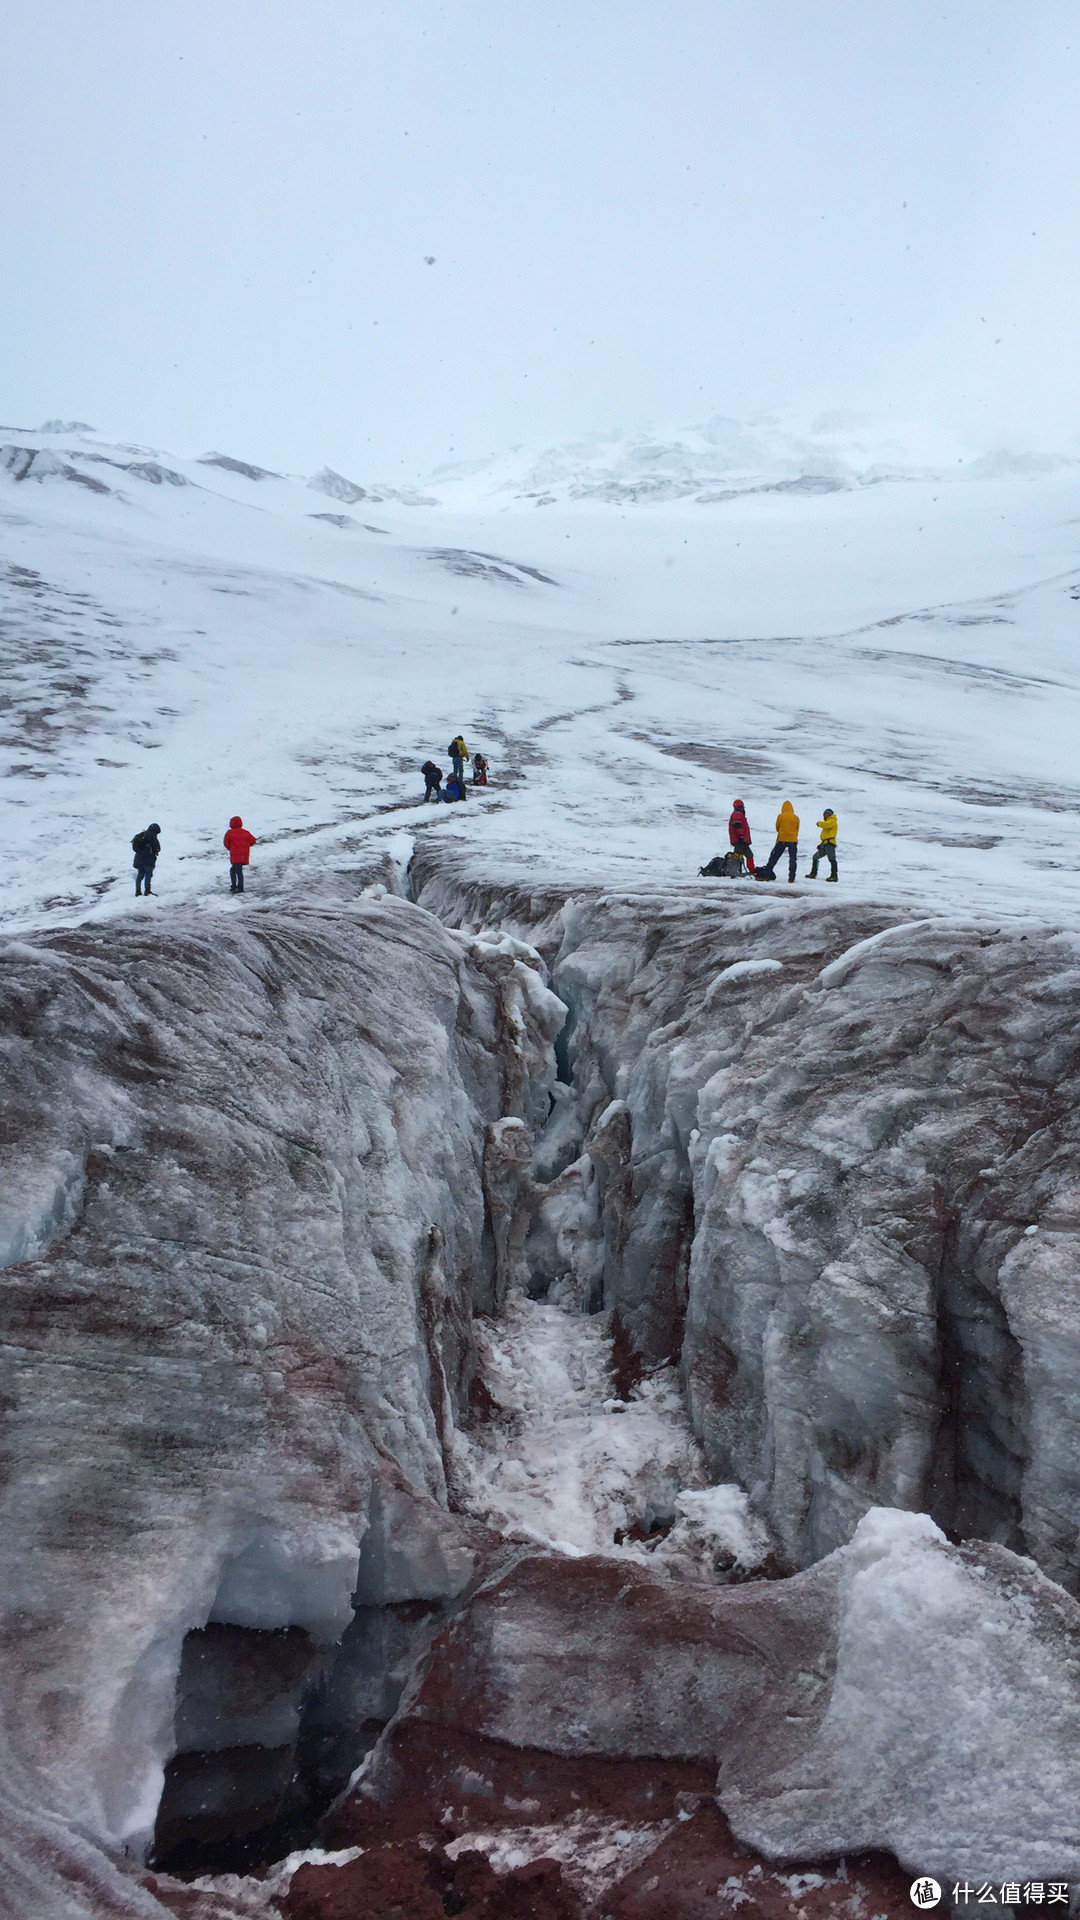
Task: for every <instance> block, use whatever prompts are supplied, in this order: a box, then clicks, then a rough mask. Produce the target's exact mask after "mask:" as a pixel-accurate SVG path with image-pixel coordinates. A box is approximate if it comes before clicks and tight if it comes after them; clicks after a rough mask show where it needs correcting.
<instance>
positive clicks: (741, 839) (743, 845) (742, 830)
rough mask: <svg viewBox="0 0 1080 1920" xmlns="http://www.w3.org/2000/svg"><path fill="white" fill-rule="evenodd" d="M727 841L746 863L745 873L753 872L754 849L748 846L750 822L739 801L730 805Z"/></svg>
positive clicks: (734, 801)
mask: <svg viewBox="0 0 1080 1920" xmlns="http://www.w3.org/2000/svg"><path fill="white" fill-rule="evenodd" d="M727 830H728V839H729V840H730V842H731V844H732V847H733V848H734V849H735V852H736V853H741V854H742V856H743V859H744V860H745V861H746V871H747V873H753V871H754V849H753V847H752V846H751V844H750V822H749V820H748V819H747V817H746V808H745V807H744V806H743V803H742V801H741V800H733V801H732V803H731V818H730V820H729V821H728V823H727Z"/></svg>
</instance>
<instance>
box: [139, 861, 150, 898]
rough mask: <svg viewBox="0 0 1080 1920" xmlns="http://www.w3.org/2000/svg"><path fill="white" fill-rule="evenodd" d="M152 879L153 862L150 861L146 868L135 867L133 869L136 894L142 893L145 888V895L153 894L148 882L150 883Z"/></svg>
mask: <svg viewBox="0 0 1080 1920" xmlns="http://www.w3.org/2000/svg"><path fill="white" fill-rule="evenodd" d="M153 877H154V863H153V861H151V863H150V865H149V866H148V867H136V869H135V891H136V893H142V892H143V890H144V887H145V891H146V892H147V893H153V891H154V889H153V887H152V886H151V885H150V882H151V880H152V879H153Z"/></svg>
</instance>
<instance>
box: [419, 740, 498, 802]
mask: <svg viewBox="0 0 1080 1920" xmlns="http://www.w3.org/2000/svg"><path fill="white" fill-rule="evenodd" d="M446 751H447V753H448V754H449V755H450V764H451V767H452V768H453V772H452V773H451V774H450V777H449V779H448V780H447V782H446V785H445V786H443V784H442V777H443V770H442V768H441V767H437V766H436V765H435V762H434V760H425V761H424V764H423V766H422V767H421V769H420V771H421V773H422V774H423V776H424V799H425V800H433V801H436V802H437V801H439V800H446V801H448V802H449V803H450V804H452V803H453V802H454V801H455V800H466V799H468V792H469V790H468V788H467V786H466V785H465V762H466V760H468V759H469V757H470V756H469V749H468V747H467V746H466V745H465V741H464V739H463V737H462V735H461V734H460V733H456V734H455V735H454V738H453V739H452V740H451V742H450V745H449V746H448V747H447V749H446ZM472 770H473V775H472V783H473V786H474V787H486V786H487V783H488V763H487V759H486V756H485V755H484V754H482V753H474V754H473V755H472Z"/></svg>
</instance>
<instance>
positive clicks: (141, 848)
mask: <svg viewBox="0 0 1080 1920" xmlns="http://www.w3.org/2000/svg"><path fill="white" fill-rule="evenodd" d="M160 833H161V828H160V827H159V826H158V823H157V821H156V820H151V822H150V825H149V826H148V827H144V828H143V830H142V832H141V833H137V834H136V835H135V838H134V839H133V841H132V843H131V851H132V852H133V854H134V855H135V858H134V860H133V861H132V863H131V864H132V866H133V867H134V869H135V897H136V899H138V897H139V894H140V893H152V892H153V891H154V889H153V888H152V886H151V885H150V881H151V879H152V878H153V873H154V868H155V867H156V865H157V857H158V854H159V853H160V852H161V841H160V839H159V838H158V836H159V834H160Z"/></svg>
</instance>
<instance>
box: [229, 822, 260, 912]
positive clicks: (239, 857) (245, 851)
mask: <svg viewBox="0 0 1080 1920" xmlns="http://www.w3.org/2000/svg"><path fill="white" fill-rule="evenodd" d="M255 844H256V841H255V835H254V834H253V833H249V832H248V830H247V828H246V827H245V825H244V823H243V821H242V820H241V818H240V815H239V814H238V813H234V814H233V817H232V819H231V820H230V821H229V831H228V833H227V834H226V835H225V838H224V840H223V841H222V845H223V846H226V847H228V849H229V861H230V866H229V892H230V893H243V891H244V868H245V867H246V866H247V863H248V855H249V854H250V852H251V849H252V847H253V846H255Z"/></svg>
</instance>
